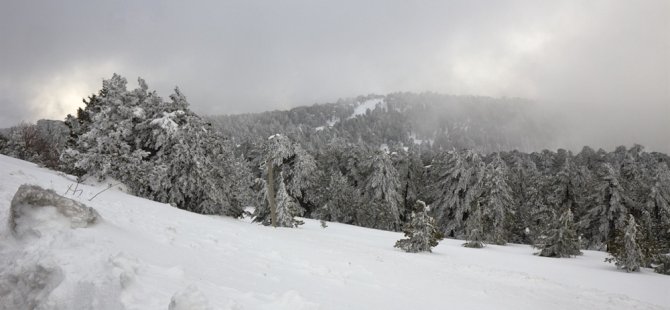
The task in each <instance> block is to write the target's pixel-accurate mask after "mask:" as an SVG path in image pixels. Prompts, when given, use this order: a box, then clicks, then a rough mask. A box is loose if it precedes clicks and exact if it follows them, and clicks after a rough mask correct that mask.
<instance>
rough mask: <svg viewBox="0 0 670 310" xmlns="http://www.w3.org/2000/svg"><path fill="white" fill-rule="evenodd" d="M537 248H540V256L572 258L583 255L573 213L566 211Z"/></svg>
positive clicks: (536, 245) (538, 243) (539, 242)
mask: <svg viewBox="0 0 670 310" xmlns="http://www.w3.org/2000/svg"><path fill="white" fill-rule="evenodd" d="M535 247H537V248H540V249H541V251H540V252H539V253H538V255H540V256H547V257H571V256H575V255H581V254H582V252H581V251H579V237H577V230H576V228H575V223H574V221H573V217H572V211H570V209H566V210H565V211H564V212H563V213H562V214H561V217H560V218H559V219H558V221H556V224H555V226H554V227H553V228H552V229H551V230H549V231H547V232H546V233H545V235H544V237H543V238H541V239H540V240H538V242H537V243H536V244H535Z"/></svg>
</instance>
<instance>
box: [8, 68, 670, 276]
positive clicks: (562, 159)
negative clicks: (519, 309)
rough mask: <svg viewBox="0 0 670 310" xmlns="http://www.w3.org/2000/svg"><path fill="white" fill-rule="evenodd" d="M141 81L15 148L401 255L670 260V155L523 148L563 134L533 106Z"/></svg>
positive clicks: (178, 199)
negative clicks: (322, 98) (192, 98)
mask: <svg viewBox="0 0 670 310" xmlns="http://www.w3.org/2000/svg"><path fill="white" fill-rule="evenodd" d="M138 83H139V87H138V88H135V89H128V88H127V81H126V80H125V78H123V77H121V76H118V75H114V76H113V77H112V78H111V79H108V80H105V81H104V83H103V87H102V89H101V90H100V91H99V92H98V93H97V94H95V95H92V96H90V97H89V98H88V99H87V100H85V107H83V108H82V109H80V110H79V111H77V114H76V115H69V116H68V117H67V118H66V120H65V122H64V123H60V125H58V126H55V127H54V128H60V129H59V130H57V131H56V130H54V131H44V130H38V128H41V127H40V126H45V125H44V124H46V123H42V125H40V124H39V123H38V124H37V125H22V126H19V127H16V128H13V129H11V130H10V131H9V133H10V134H5V137H4V138H3V139H2V140H0V151H1V152H2V153H3V154H8V155H10V156H15V157H18V158H23V159H27V160H31V161H34V162H37V163H40V164H42V165H45V166H47V167H50V168H52V169H58V170H62V171H65V172H68V173H71V174H75V175H77V176H80V177H82V179H84V178H85V177H95V178H98V179H101V180H103V179H106V178H112V179H114V180H116V181H118V182H122V183H124V184H126V185H127V186H128V188H129V189H130V190H131V191H132V192H133V193H134V194H136V195H138V196H142V197H146V198H149V199H152V200H156V201H160V202H165V203H170V204H172V205H174V206H176V207H179V208H182V209H185V210H189V211H192V212H197V213H203V214H220V215H228V216H233V217H239V216H242V215H243V213H244V208H245V207H247V206H251V207H255V209H254V211H253V217H254V220H255V221H256V222H260V223H263V224H265V225H271V224H273V223H275V225H276V226H283V227H296V226H299V225H300V224H301V221H300V220H299V219H297V218H296V217H298V216H303V217H307V218H315V219H320V220H326V221H334V222H340V223H346V224H352V225H358V226H364V227H370V228H377V229H385V230H392V231H400V230H401V229H402V228H406V230H408V231H409V232H408V238H409V239H407V240H413V241H403V242H401V244H400V245H399V246H400V247H401V248H403V249H405V250H409V251H412V252H413V251H426V250H429V249H430V246H434V243H435V242H436V241H435V240H434V239H431V238H428V236H437V234H440V235H444V236H445V237H451V238H460V239H465V240H467V243H466V246H470V247H482V246H484V245H485V244H498V245H504V244H506V243H510V242H513V243H525V244H532V245H534V246H535V247H537V248H538V249H540V255H542V256H552V257H570V256H574V255H578V254H579V250H580V249H593V250H606V251H608V252H610V253H611V254H612V256H613V259H614V260H615V262H617V264H618V265H619V266H620V267H621V268H623V269H626V270H629V271H635V270H637V268H639V267H637V266H640V267H651V266H656V267H657V268H658V267H659V266H665V265H663V264H667V261H668V260H667V258H666V256H664V255H663V254H664V253H668V252H670V169H669V168H668V166H669V165H670V157H669V156H668V155H667V154H663V153H658V152H647V151H645V150H644V148H643V147H642V146H639V145H634V146H632V147H630V148H627V147H624V146H621V147H618V148H617V149H616V150H614V151H611V152H607V151H604V150H602V149H601V150H594V149H592V148H590V147H588V146H586V147H584V148H583V149H582V150H581V151H580V152H578V153H576V154H573V153H572V152H570V151H567V150H564V149H558V150H556V151H550V150H546V149H545V150H543V151H539V152H537V151H536V152H524V151H523V150H529V149H535V148H537V146H539V145H542V144H543V143H546V139H550V137H551V133H552V132H551V129H549V128H544V127H542V126H541V124H542V123H541V119H538V118H535V117H533V116H532V112H529V111H530V110H532V107H530V106H529V105H528V104H527V103H526V102H524V101H520V100H517V99H500V100H496V99H491V98H484V97H454V96H443V95H435V94H407V93H398V94H391V95H388V96H369V97H360V98H358V99H356V100H355V101H347V100H343V101H341V102H338V103H335V104H326V105H316V106H312V107H302V108H296V109H292V110H291V111H275V112H266V113H260V114H247V115H237V116H220V117H209V118H206V119H205V118H202V117H200V116H198V115H196V114H195V113H193V112H192V111H191V110H190V109H189V104H188V101H187V99H186V97H185V96H184V94H182V93H181V92H180V91H179V89H175V91H174V93H173V94H172V95H170V96H169V99H163V98H161V97H159V96H158V95H157V94H156V92H155V91H150V90H149V88H148V86H147V84H146V83H145V82H144V81H143V80H142V79H139V81H138ZM210 123H211V124H212V125H210ZM33 127H34V128H33ZM32 131H37V132H40V134H32ZM35 137H37V138H35ZM40 139H41V140H40ZM36 141H37V142H36ZM39 141H51V142H49V143H52V144H49V146H48V147H46V146H43V145H42V144H40V143H42V142H39ZM47 149H48V151H49V152H54V154H57V156H56V155H53V154H50V153H47V152H46V151H47ZM54 156H56V157H57V158H58V160H55V161H54V159H53V158H54ZM417 201H423V202H425V205H426V207H425V208H423V207H422V208H420V209H421V210H418V209H417V208H415V206H416V205H417ZM426 223H428V224H426ZM428 226H430V229H428V228H426V227H428ZM426 229H427V230H426ZM433 230H434V231H433ZM416 236H419V237H416ZM412 238H415V239H412ZM416 238H418V239H416ZM658 270H667V266H666V267H661V268H658Z"/></svg>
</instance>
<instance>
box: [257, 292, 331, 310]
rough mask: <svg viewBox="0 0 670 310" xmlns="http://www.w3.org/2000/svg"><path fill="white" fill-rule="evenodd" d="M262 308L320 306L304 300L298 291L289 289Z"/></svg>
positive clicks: (297, 309) (308, 309) (291, 309)
mask: <svg viewBox="0 0 670 310" xmlns="http://www.w3.org/2000/svg"><path fill="white" fill-rule="evenodd" d="M263 309H268V310H269V309H286V310H312V309H321V307H320V306H319V305H318V304H316V303H313V302H310V301H307V300H305V298H304V297H302V296H301V295H300V293H298V292H296V291H294V290H290V291H287V292H285V293H283V294H281V295H280V296H278V297H277V298H276V299H275V300H273V301H272V302H270V303H268V304H266V305H265V306H264V307H263Z"/></svg>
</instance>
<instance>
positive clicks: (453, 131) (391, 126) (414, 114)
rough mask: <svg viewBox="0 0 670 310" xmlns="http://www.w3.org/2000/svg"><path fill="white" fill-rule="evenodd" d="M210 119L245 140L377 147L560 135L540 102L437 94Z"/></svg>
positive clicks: (519, 146) (536, 142)
mask: <svg viewBox="0 0 670 310" xmlns="http://www.w3.org/2000/svg"><path fill="white" fill-rule="evenodd" d="M210 121H211V122H212V124H213V125H214V126H215V127H216V128H218V129H219V130H220V131H221V132H222V133H223V134H224V135H225V136H228V137H232V138H233V139H236V140H237V141H238V142H240V143H241V142H245V141H258V140H259V139H263V138H264V137H268V136H270V135H272V134H275V133H282V134H286V135H288V136H289V137H290V138H291V139H293V140H296V141H300V142H301V144H303V145H304V146H306V147H307V148H310V147H313V148H318V147H320V146H321V144H323V143H327V142H328V141H331V140H332V139H333V138H339V139H343V140H344V141H347V142H352V143H365V144H368V145H371V146H375V147H379V146H381V145H384V144H385V145H392V144H402V145H405V146H407V145H410V144H419V145H421V144H425V145H424V146H423V147H424V148H427V149H433V150H450V149H452V148H456V149H472V150H477V151H479V152H483V153H489V152H496V151H510V150H520V151H538V150H541V149H544V148H553V147H554V145H553V142H554V141H553V140H554V138H555V137H556V134H557V132H556V130H555V128H553V126H554V125H555V122H554V121H553V120H552V116H550V115H543V114H542V113H540V111H538V109H537V107H536V106H535V105H534V103H532V102H529V101H526V100H523V99H518V98H498V99H496V98H490V97H477V96H450V95H440V94H434V93H421V94H414V93H393V94H389V95H386V96H380V95H368V96H359V97H357V98H352V99H345V100H339V101H338V102H336V103H327V104H315V105H313V106H305V107H297V108H293V109H291V110H288V111H271V112H264V113H257V114H242V115H228V116H212V117H210Z"/></svg>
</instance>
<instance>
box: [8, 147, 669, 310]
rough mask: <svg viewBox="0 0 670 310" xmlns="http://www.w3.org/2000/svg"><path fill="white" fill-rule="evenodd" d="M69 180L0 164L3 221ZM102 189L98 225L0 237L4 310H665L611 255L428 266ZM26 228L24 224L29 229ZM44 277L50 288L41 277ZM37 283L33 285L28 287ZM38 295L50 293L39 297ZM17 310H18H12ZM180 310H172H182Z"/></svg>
mask: <svg viewBox="0 0 670 310" xmlns="http://www.w3.org/2000/svg"><path fill="white" fill-rule="evenodd" d="M72 180H73V179H72V177H69V176H66V175H63V174H61V173H56V172H53V171H50V170H46V169H43V168H38V167H36V166H35V165H34V164H32V163H28V162H24V161H21V160H17V159H13V158H9V157H6V156H1V155H0V222H2V223H6V222H7V217H8V211H9V202H10V200H11V199H12V196H13V195H14V193H15V192H16V190H17V188H18V187H19V186H20V185H21V184H24V183H31V184H37V185H40V186H42V187H44V188H51V189H53V190H55V191H56V192H58V193H64V192H65V191H66V189H67V188H68V186H69V185H71V184H73V181H72ZM105 188H107V185H106V184H85V185H80V187H79V189H81V190H82V192H81V194H80V195H76V196H73V195H72V194H69V195H68V197H70V198H74V199H76V200H78V201H81V202H83V203H85V204H86V205H88V206H90V207H93V208H95V209H96V210H97V211H98V212H99V213H100V215H101V216H102V219H103V220H102V221H101V222H99V223H97V224H95V225H94V226H92V227H89V228H79V229H70V228H69V227H67V226H65V225H63V224H62V219H61V218H60V217H59V216H58V214H53V213H49V212H48V209H45V211H42V212H41V213H38V214H36V215H35V217H34V219H35V221H33V222H32V223H28V224H29V225H33V227H32V229H35V230H37V231H39V232H40V234H41V237H26V238H22V239H17V238H15V237H14V236H12V235H11V234H10V233H9V231H8V228H7V227H6V226H5V225H3V226H2V228H1V229H0V238H1V239H2V240H3V242H1V243H0V309H17V307H16V306H17V305H20V304H14V303H15V302H19V303H20V302H22V301H23V302H25V301H26V300H29V299H31V298H32V299H37V300H39V302H40V305H41V306H40V307H38V308H39V309H167V308H168V305H169V304H170V301H171V299H173V300H175V301H176V304H177V305H187V306H190V308H189V309H207V307H206V306H207V305H209V308H210V309H408V308H419V309H420V308H435V307H449V308H456V309H486V308H496V309H664V307H665V308H666V309H667V307H668V305H670V297H668V294H667V288H668V287H670V277H667V276H663V275H659V274H655V273H653V272H652V271H651V270H649V269H643V270H642V271H641V272H639V273H626V272H622V271H619V270H617V269H616V268H615V267H614V266H613V265H611V264H607V263H605V262H603V259H604V257H605V255H606V253H603V252H595V251H584V255H583V256H579V257H576V258H570V259H552V258H543V257H537V256H534V255H532V253H533V252H534V251H533V250H532V249H531V248H530V247H528V246H526V245H512V244H510V245H508V246H493V245H489V246H487V247H486V248H484V249H481V250H477V249H468V248H463V247H461V246H460V244H461V243H462V241H461V240H455V239H446V240H443V241H442V242H441V243H440V245H439V246H437V247H436V248H434V251H433V253H428V254H409V253H404V252H402V251H400V250H397V249H394V248H393V243H394V242H395V240H397V239H399V238H401V237H402V235H401V234H400V233H394V232H387V231H380V230H373V229H366V228H361V227H356V226H350V225H344V224H337V223H328V227H327V228H325V229H323V228H321V227H320V225H319V222H318V221H313V220H309V219H305V225H303V226H301V227H300V228H298V229H284V228H276V229H274V228H271V227H265V226H261V225H258V224H252V223H249V221H248V220H236V219H232V218H228V217H219V216H204V215H198V214H194V213H189V212H186V211H183V210H179V209H177V208H173V207H170V206H169V205H166V204H160V203H156V202H152V201H149V200H145V199H141V198H137V197H133V196H130V195H127V194H125V193H124V192H122V191H121V190H119V189H118V188H117V187H114V188H112V189H110V190H108V191H104V192H102V193H100V194H99V195H98V196H97V197H95V198H94V199H93V200H92V201H89V199H90V198H91V197H93V196H94V195H95V194H97V193H99V192H100V191H102V190H104V189H105ZM28 224H26V225H28ZM44 270H47V271H53V274H56V275H59V276H56V277H46V278H39V277H36V276H39V275H43V274H44ZM31 276H32V277H31ZM40 287H46V288H49V289H52V291H51V292H50V293H48V290H41V289H39V288H40ZM18 308H19V309H20V307H18ZM177 309H178V308H177Z"/></svg>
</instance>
